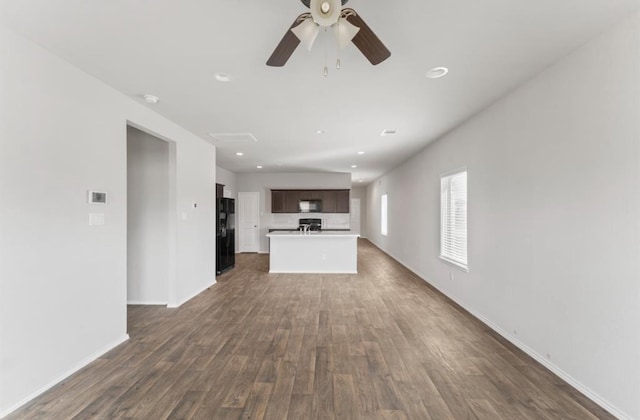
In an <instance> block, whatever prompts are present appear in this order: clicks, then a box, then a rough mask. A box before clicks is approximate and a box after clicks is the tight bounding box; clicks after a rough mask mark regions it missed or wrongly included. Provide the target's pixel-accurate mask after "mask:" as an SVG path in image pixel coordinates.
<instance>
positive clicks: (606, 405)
mask: <svg viewBox="0 0 640 420" xmlns="http://www.w3.org/2000/svg"><path fill="white" fill-rule="evenodd" d="M370 242H371V243H372V244H373V245H375V246H376V248H378V249H380V250H381V251H383V252H384V253H386V254H387V255H389V256H390V257H391V258H393V259H394V260H396V261H397V262H398V263H400V264H401V265H402V266H404V267H405V268H407V269H408V270H410V271H412V272H413V273H414V274H415V275H417V276H418V277H419V278H420V279H421V280H422V281H424V282H425V283H427V284H429V285H430V286H431V287H433V288H434V289H436V290H438V291H439V292H440V293H442V294H443V295H445V296H446V297H447V298H449V299H451V300H452V301H453V302H455V303H456V304H458V305H460V306H461V307H462V308H464V309H465V310H466V311H467V312H469V313H470V314H471V315H473V316H474V317H475V318H477V319H479V320H480V321H482V322H483V323H484V324H486V325H487V326H488V327H489V328H491V329H492V330H493V331H495V332H496V333H498V334H499V335H500V336H502V337H503V338H505V339H506V340H508V341H509V342H510V343H511V344H513V345H514V346H516V347H517V348H519V349H520V350H522V351H523V352H525V353H526V354H528V355H529V356H531V357H533V358H534V359H535V360H536V361H537V362H538V363H540V364H541V365H543V366H544V367H546V368H547V369H549V370H550V371H551V372H553V373H554V374H556V375H557V376H558V377H560V378H561V379H562V380H563V381H565V382H567V383H568V384H569V385H571V386H572V387H574V388H575V389H577V390H578V391H580V392H581V393H582V394H583V395H585V396H586V397H587V398H589V399H590V400H591V401H593V402H594V403H596V404H597V405H599V406H600V407H602V408H603V409H605V410H607V411H608V412H609V413H611V414H613V415H614V416H615V417H617V418H618V419H620V420H632V419H633V418H632V417H631V416H630V415H629V414H627V413H625V412H624V411H622V410H620V409H619V408H617V407H616V406H615V405H613V404H611V403H610V402H609V401H607V400H606V399H605V398H603V397H602V396H600V395H599V394H598V393H596V392H594V391H593V390H591V388H589V387H588V386H586V385H585V384H583V383H582V382H580V381H578V380H577V379H575V378H574V377H573V376H571V375H570V374H568V373H567V372H565V371H564V370H562V368H560V367H559V366H557V365H555V364H554V363H552V362H551V361H549V359H547V358H546V357H544V356H543V355H541V354H540V353H538V352H537V351H536V350H535V349H533V348H531V347H529V346H528V345H526V344H525V343H523V342H522V341H520V340H519V339H517V338H516V337H515V336H513V335H511V334H509V333H508V332H507V331H505V330H504V329H502V328H501V327H499V326H498V325H496V324H494V323H493V322H492V321H490V320H489V319H487V318H486V317H484V315H482V314H480V313H479V312H477V311H476V310H474V309H473V308H470V307H469V306H467V305H465V304H464V303H462V302H460V301H459V300H458V299H456V298H455V297H453V296H451V295H449V294H447V293H446V292H445V291H444V290H442V289H441V288H439V287H438V286H436V285H435V284H433V283H431V282H429V281H427V280H426V278H427V276H426V275H425V274H424V273H421V272H420V271H419V270H416V269H414V268H413V267H411V265H409V264H406V263H405V262H403V261H402V260H401V259H400V258H398V257H396V256H395V255H393V254H391V253H390V252H388V251H386V250H384V249H383V248H382V247H380V246H379V245H378V244H376V243H374V242H373V241H370Z"/></svg>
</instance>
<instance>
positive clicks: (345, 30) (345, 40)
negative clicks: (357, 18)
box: [333, 18, 360, 48]
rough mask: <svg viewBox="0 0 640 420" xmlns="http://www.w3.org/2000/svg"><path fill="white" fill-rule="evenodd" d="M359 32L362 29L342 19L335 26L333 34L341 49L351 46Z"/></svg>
mask: <svg viewBox="0 0 640 420" xmlns="http://www.w3.org/2000/svg"><path fill="white" fill-rule="evenodd" d="M358 31H360V28H358V27H357V26H355V25H353V24H352V23H350V22H349V21H348V20H347V19H346V18H340V19H339V20H338V22H337V23H336V24H335V25H334V26H333V32H334V34H335V36H336V39H337V40H338V45H339V46H340V48H344V47H346V46H347V45H349V44H350V43H351V40H352V39H353V38H354V37H355V36H356V34H357V33H358Z"/></svg>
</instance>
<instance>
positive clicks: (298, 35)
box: [267, 0, 391, 67]
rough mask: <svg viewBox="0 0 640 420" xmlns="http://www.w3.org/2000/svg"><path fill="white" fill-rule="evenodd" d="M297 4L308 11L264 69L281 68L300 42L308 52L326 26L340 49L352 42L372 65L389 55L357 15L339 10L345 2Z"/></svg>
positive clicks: (321, 0)
mask: <svg viewBox="0 0 640 420" xmlns="http://www.w3.org/2000/svg"><path fill="white" fill-rule="evenodd" d="M300 1H302V4H304V5H305V6H306V7H308V8H309V12H308V13H303V14H301V15H300V16H298V17H297V18H296V20H295V21H294V22H293V24H292V25H291V27H290V28H289V29H288V30H287V32H286V33H285V34H284V37H283V38H282V40H281V41H280V43H279V44H278V46H277V47H276V49H275V50H274V51H273V54H271V57H269V60H267V65H268V66H273V67H282V66H284V65H285V64H286V62H287V61H288V60H289V57H291V54H293V52H294V51H295V49H296V48H297V47H298V44H300V42H303V43H304V45H305V46H306V47H307V49H308V50H311V47H312V46H313V43H314V41H315V39H316V37H317V36H318V32H319V30H320V28H324V29H325V30H327V29H328V28H330V27H332V28H333V31H334V33H335V36H336V39H337V41H338V45H339V46H340V47H345V46H346V45H348V44H349V42H353V44H354V45H355V46H356V48H358V49H359V50H360V52H361V53H362V54H363V55H364V56H365V57H366V58H367V60H369V62H371V64H373V65H374V66H375V65H376V64H380V63H382V62H383V61H384V60H386V59H387V58H389V57H390V56H391V52H390V51H389V50H388V49H387V47H385V46H384V44H383V43H382V41H380V39H379V38H378V37H377V36H376V34H374V33H373V31H372V30H371V28H369V26H367V24H366V23H365V22H364V20H362V18H361V17H360V15H359V14H358V13H357V12H356V11H355V10H353V9H351V8H343V7H342V6H344V5H345V4H346V3H347V1H349V0H300Z"/></svg>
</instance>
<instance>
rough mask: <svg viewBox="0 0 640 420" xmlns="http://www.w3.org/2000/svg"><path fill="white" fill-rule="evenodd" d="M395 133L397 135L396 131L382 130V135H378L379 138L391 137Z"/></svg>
mask: <svg viewBox="0 0 640 420" xmlns="http://www.w3.org/2000/svg"><path fill="white" fill-rule="evenodd" d="M396 133H397V131H396V130H382V133H380V135H381V136H393V135H394V134H396Z"/></svg>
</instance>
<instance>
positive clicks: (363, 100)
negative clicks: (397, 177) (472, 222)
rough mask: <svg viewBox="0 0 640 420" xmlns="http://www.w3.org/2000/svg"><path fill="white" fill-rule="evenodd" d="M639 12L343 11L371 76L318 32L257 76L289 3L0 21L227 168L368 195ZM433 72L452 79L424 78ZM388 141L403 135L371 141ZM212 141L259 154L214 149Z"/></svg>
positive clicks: (564, 5)
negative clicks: (179, 129)
mask: <svg viewBox="0 0 640 420" xmlns="http://www.w3.org/2000/svg"><path fill="white" fill-rule="evenodd" d="M638 5H639V0H528V1H524V0H484V1H478V0H446V1H444V0H443V1H434V0H405V1H365V0H350V1H349V3H348V6H349V7H352V8H354V9H355V10H356V11H357V12H359V13H360V14H361V16H362V17H363V19H364V20H365V21H366V22H367V23H368V25H369V26H370V27H371V28H372V29H373V31H374V32H375V33H376V34H377V35H378V36H379V37H380V39H381V40H382V41H383V42H384V43H385V45H386V46H387V47H388V48H389V49H390V50H391V53H392V55H391V58H389V59H388V60H387V61H385V62H383V63H382V64H380V65H378V66H375V67H374V66H372V65H371V64H369V62H368V61H367V60H366V59H365V58H364V57H363V56H362V55H361V54H360V52H359V51H358V50H357V49H356V48H355V47H354V46H353V45H349V46H348V47H347V48H346V49H345V50H342V51H341V53H340V58H341V62H342V68H341V69H340V70H336V69H335V65H334V63H335V57H336V52H335V47H334V45H333V43H332V42H329V41H330V38H329V37H328V36H323V35H328V34H321V36H319V37H318V40H317V42H316V45H315V46H314V50H313V51H312V52H307V51H306V50H305V49H304V48H303V47H302V46H299V47H298V49H297V50H296V51H295V52H294V54H293V56H292V57H291V58H290V60H289V62H288V63H287V65H286V66H285V67H282V68H273V67H268V66H266V65H265V62H266V60H267V58H268V57H269V56H270V55H271V52H272V51H273V49H274V48H275V47H276V45H277V44H278V42H279V41H280V39H281V38H282V36H283V35H284V33H285V31H286V30H287V28H288V27H289V26H290V25H291V23H292V22H293V20H294V19H295V17H296V16H298V15H299V14H300V13H303V12H305V11H307V10H308V9H306V8H305V7H304V6H303V5H302V3H301V2H300V1H299V0H207V1H204V0H181V1H167V0H93V1H87V0H1V3H0V19H1V20H2V21H3V22H4V23H5V24H7V25H9V26H10V27H12V28H13V29H15V30H16V31H17V32H19V33H21V34H23V35H24V36H26V37H27V38H30V39H32V40H34V41H35V42H37V43H38V44H40V45H42V46H43V47H45V48H46V49H48V50H50V51H52V52H53V53H55V54H57V55H59V56H61V57H63V58H64V59H66V60H68V61H69V62H71V63H72V64H74V65H76V66H77V67H79V68H81V69H83V70H85V71H86V72H88V73H90V74H92V75H94V76H96V77H97V78H99V79H101V80H103V81H105V82H106V83H108V84H109V85H111V86H113V87H115V88H116V89H118V90H120V91H121V92H123V93H124V94H126V95H130V96H132V97H134V98H136V99H137V100H139V101H141V102H144V100H143V99H142V98H141V96H142V95H143V94H145V93H149V94H153V95H156V96H159V97H160V102H159V103H158V104H156V105H148V106H150V107H153V109H154V110H156V111H157V112H158V113H160V114H162V115H164V116H166V117H167V118H169V119H171V120H173V121H175V122H176V123H178V124H180V125H182V126H183V127H185V128H187V129H188V130H190V131H192V132H193V133H195V134H197V135H199V136H200V137H202V138H203V139H205V140H207V141H210V142H211V143H213V144H215V145H216V146H218V165H219V166H221V167H223V168H226V169H228V170H232V171H235V172H257V171H258V170H257V169H256V165H262V166H263V167H264V169H263V171H268V172H276V171H277V172H286V171H289V172H293V171H332V172H352V179H353V180H354V182H357V181H358V180H360V179H362V180H364V182H365V183H367V182H370V181H372V180H373V179H375V178H376V177H378V176H380V175H381V174H383V173H384V172H386V171H388V170H390V169H392V168H393V167H394V166H396V165H397V164H399V163H400V162H402V161H404V160H406V159H407V158H409V157H410V156H411V155H412V154H413V153H415V152H416V151H417V150H419V149H421V148H423V147H424V146H425V145H426V144H428V143H429V142H431V141H433V140H435V139H437V138H438V137H439V136H441V135H442V134H443V133H445V132H447V131H449V130H451V129H452V128H453V127H455V126H456V125H458V124H460V123H461V122H462V121H464V120H465V119H467V118H469V117H470V116H472V115H473V114H475V113H477V112H478V111H479V110H481V109H483V108H484V107H486V106H488V105H489V104H490V103H492V102H493V101H495V100H496V99H497V98H499V97H500V96H502V95H504V94H505V93H506V92H508V91H510V90H511V89H513V88H515V87H516V86H518V85H519V84H521V83H522V82H523V81H525V80H527V79H529V78H531V77H532V76H533V75H535V74H536V73H538V72H540V71H541V70H543V69H544V68H545V67H546V66H548V65H550V64H551V63H553V62H554V61H556V60H558V59H559V58H561V57H563V56H564V55H566V54H568V53H569V52H570V51H572V50H573V49H575V48H576V47H578V46H580V45H581V44H583V43H584V42H586V41H587V40H589V39H590V38H592V37H593V36H595V35H597V34H598V33H600V32H602V31H603V30H605V29H606V28H607V27H608V26H610V25H611V24H613V23H615V22H616V21H617V20H619V19H621V18H622V17H624V16H625V15H626V14H628V13H629V12H630V11H632V10H634V9H636V8H637V7H638ZM325 51H326V55H327V56H328V57H329V58H328V61H329V69H330V74H329V77H323V74H322V69H323V66H324V62H325ZM436 66H446V67H448V68H449V69H450V72H449V74H448V75H447V76H446V77H445V78H442V79H438V80H432V79H427V78H426V77H425V73H426V71H427V70H429V69H430V68H432V67H436ZM216 72H223V73H227V74H229V75H231V76H232V78H233V80H232V81H231V82H230V83H220V82H218V81H216V79H215V77H214V75H215V73H216ZM384 129H393V130H397V131H398V134H396V135H394V136H386V137H381V136H380V133H381V131H382V130H384ZM316 130H325V131H326V133H325V134H321V135H318V134H316ZM211 132H212V133H252V134H253V135H254V136H255V137H256V138H257V139H258V142H256V143H243V144H224V143H220V142H218V141H216V140H214V139H213V138H211V137H209V136H208V133H211ZM238 151H241V152H243V153H244V156H242V157H237V156H236V155H235V153H236V152H238ZM358 151H364V152H366V154H364V155H357V152H358ZM354 164H355V165H358V168H357V169H352V168H351V165H354Z"/></svg>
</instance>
